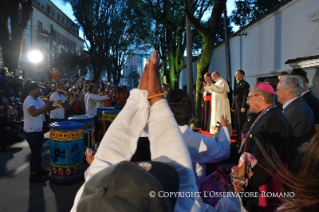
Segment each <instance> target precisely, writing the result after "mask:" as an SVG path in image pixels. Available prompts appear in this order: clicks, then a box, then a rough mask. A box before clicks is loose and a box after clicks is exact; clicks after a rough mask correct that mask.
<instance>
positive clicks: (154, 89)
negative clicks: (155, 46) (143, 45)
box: [147, 51, 163, 105]
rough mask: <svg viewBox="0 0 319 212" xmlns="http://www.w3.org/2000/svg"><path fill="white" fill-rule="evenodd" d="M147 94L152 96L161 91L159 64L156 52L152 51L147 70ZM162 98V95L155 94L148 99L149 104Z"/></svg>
mask: <svg viewBox="0 0 319 212" xmlns="http://www.w3.org/2000/svg"><path fill="white" fill-rule="evenodd" d="M147 90H148V96H154V95H157V94H161V93H163V91H162V89H161V82H160V75H159V65H158V58H157V52H156V51H153V53H152V57H151V59H150V60H149V72H148V84H147ZM160 99H163V96H157V97H154V98H151V99H150V102H151V105H153V104H154V103H155V102H157V101H158V100H160Z"/></svg>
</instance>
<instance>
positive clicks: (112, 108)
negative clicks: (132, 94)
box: [96, 107, 114, 141]
mask: <svg viewBox="0 0 319 212" xmlns="http://www.w3.org/2000/svg"><path fill="white" fill-rule="evenodd" d="M110 110H114V107H98V108H97V109H96V111H97V112H96V115H97V118H98V119H99V124H100V126H101V127H100V130H99V133H98V140H99V141H100V140H102V138H103V135H104V133H105V131H104V127H102V126H103V120H102V114H103V112H104V111H110Z"/></svg>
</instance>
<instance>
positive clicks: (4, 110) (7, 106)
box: [3, 105, 11, 113]
mask: <svg viewBox="0 0 319 212" xmlns="http://www.w3.org/2000/svg"><path fill="white" fill-rule="evenodd" d="M9 107H11V105H6V106H5V107H4V108H3V112H5V113H6V112H7V110H8V108H9Z"/></svg>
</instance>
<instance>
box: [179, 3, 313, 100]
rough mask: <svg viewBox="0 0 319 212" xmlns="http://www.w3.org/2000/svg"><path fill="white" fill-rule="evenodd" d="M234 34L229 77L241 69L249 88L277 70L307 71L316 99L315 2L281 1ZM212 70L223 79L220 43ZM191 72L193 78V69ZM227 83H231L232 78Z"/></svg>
mask: <svg viewBox="0 0 319 212" xmlns="http://www.w3.org/2000/svg"><path fill="white" fill-rule="evenodd" d="M236 35H238V36H233V37H231V38H230V52H231V69H232V76H234V75H235V72H236V71H237V70H238V69H242V70H244V71H245V72H246V76H245V79H246V80H247V81H248V82H249V84H250V85H251V86H252V85H255V84H256V83H258V82H259V81H263V79H265V78H276V77H277V75H278V73H279V72H281V71H288V72H290V71H292V70H293V68H302V69H303V70H304V71H306V72H307V77H308V79H309V87H310V89H311V90H312V92H313V93H314V94H315V95H316V96H317V97H319V39H318V38H319V1H318V0H307V1H303V0H286V1H283V4H282V5H281V6H280V7H279V8H277V9H276V10H274V11H271V12H270V13H269V14H267V15H265V16H264V17H262V18H261V19H259V20H257V21H255V22H254V23H251V24H249V25H248V26H246V27H245V28H243V29H241V30H240V31H238V32H237V33H236ZM194 63H195V64H197V61H194ZM214 71H218V72H219V73H220V74H221V76H222V77H223V78H224V79H226V78H227V77H226V76H227V75H226V54H225V45H224V43H223V44H221V45H219V46H217V47H215V49H214V51H213V54H212V57H211V63H210V66H209V72H210V73H212V72H214ZM183 72H186V68H185V70H183ZM194 72H195V75H196V69H194ZM183 74H184V73H183ZM181 76H183V75H181ZM195 79H196V78H195ZM230 80H231V81H232V84H233V82H234V78H232V79H230ZM179 84H180V87H182V86H184V85H186V84H187V81H184V80H180V83H179Z"/></svg>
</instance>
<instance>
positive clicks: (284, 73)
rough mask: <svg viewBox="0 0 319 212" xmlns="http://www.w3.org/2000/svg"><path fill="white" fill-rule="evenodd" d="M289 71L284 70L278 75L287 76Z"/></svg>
mask: <svg viewBox="0 0 319 212" xmlns="http://www.w3.org/2000/svg"><path fill="white" fill-rule="evenodd" d="M288 74H289V73H288V72H287V71H282V72H280V73H279V74H278V76H285V75H288Z"/></svg>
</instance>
